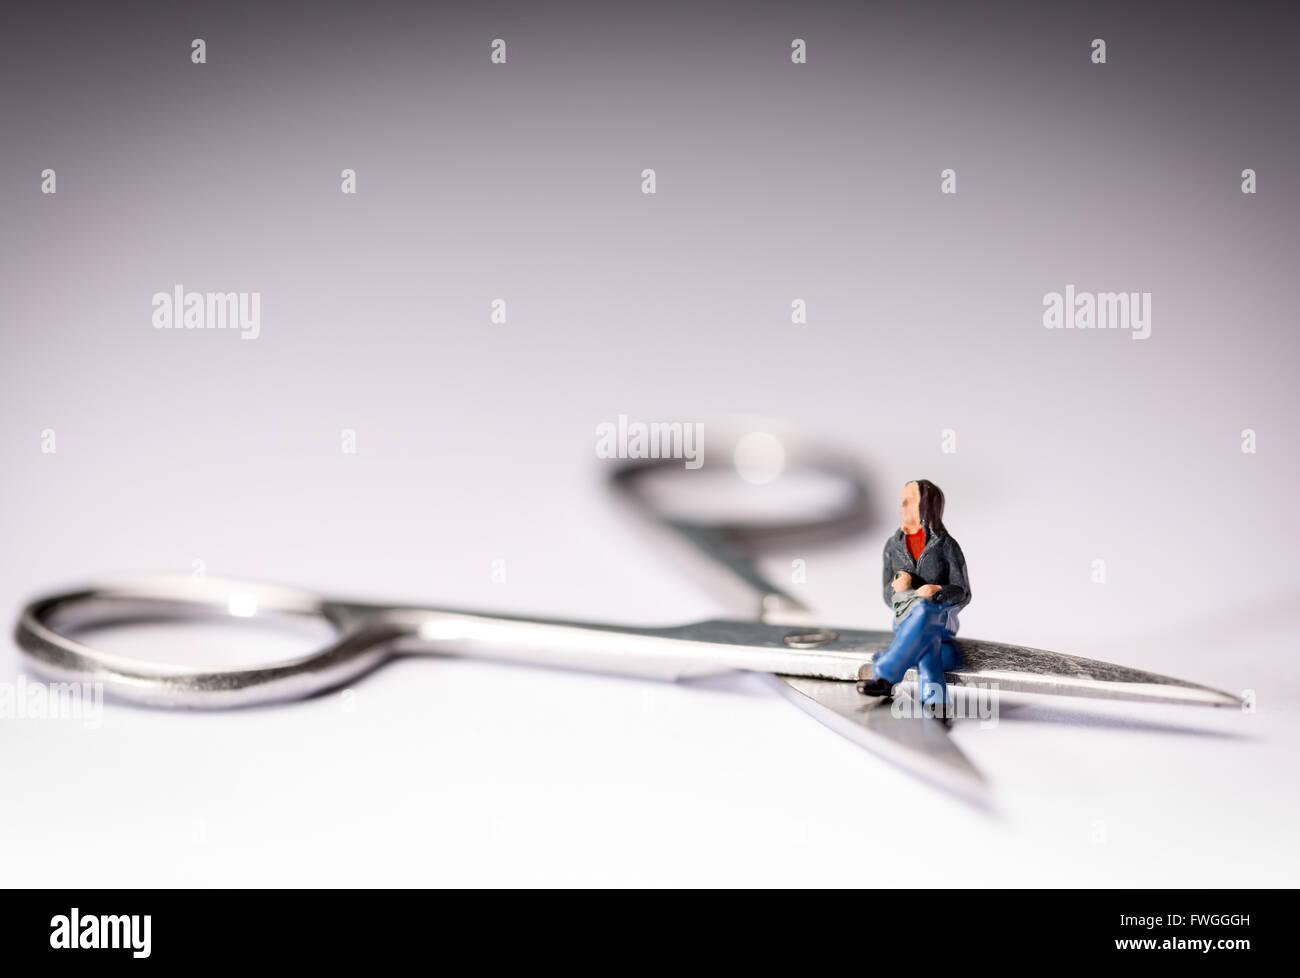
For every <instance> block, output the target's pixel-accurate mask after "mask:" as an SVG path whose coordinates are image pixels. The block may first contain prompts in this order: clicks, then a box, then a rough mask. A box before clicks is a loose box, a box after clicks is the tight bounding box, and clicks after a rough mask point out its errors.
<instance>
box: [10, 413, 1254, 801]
mask: <svg viewBox="0 0 1300 978" xmlns="http://www.w3.org/2000/svg"><path fill="white" fill-rule="evenodd" d="M715 435H716V433H715V432H714V431H712V430H711V431H710V442H711V444H716V443H717V442H716V438H715ZM753 438H754V433H753V432H750V433H748V434H746V435H744V436H743V438H727V437H725V436H724V438H723V441H722V446H723V448H722V451H719V450H718V449H717V448H716V447H713V448H711V451H710V453H709V457H708V460H707V461H706V462H705V464H703V465H702V466H701V467H700V468H698V469H695V470H694V471H692V470H688V469H686V468H684V467H683V465H682V462H681V461H680V460H673V459H633V460H621V461H607V462H605V463H603V464H606V465H610V466H611V470H610V476H609V481H610V485H611V486H612V488H613V489H614V490H615V492H616V493H617V495H618V496H619V498H621V499H622V500H624V501H625V502H626V503H627V504H629V505H630V506H631V508H632V509H633V510H635V511H637V512H639V513H640V514H641V515H642V516H644V517H647V518H648V520H649V522H650V523H652V524H654V525H657V526H658V527H659V528H660V529H661V530H663V531H666V533H665V535H666V536H667V537H668V538H670V539H675V540H676V541H678V542H679V543H681V544H685V546H686V550H687V551H688V552H693V553H694V555H695V556H696V557H697V558H703V560H702V561H700V560H697V561H696V563H697V565H702V566H706V567H711V568H712V569H713V570H715V571H717V572H720V576H717V575H715V578H714V580H715V583H716V582H717V581H719V580H720V581H722V582H726V583H729V584H730V585H731V594H732V597H733V598H734V597H736V596H737V594H738V595H739V597H740V599H741V600H742V601H743V602H744V606H745V610H744V612H743V613H742V615H739V616H737V617H733V618H718V619H711V620H708V621H701V622H696V623H693V624H687V625H677V626H670V627H661V628H638V627H627V626H623V625H613V624H604V623H598V622H588V621H569V620H559V619H542V618H525V617H517V616H509V615H497V614H484V613H481V612H477V611H454V610H445V609H434V608H423V607H413V606H408V605H389V604H374V603H361V602H356V601H348V600H336V599H332V598H326V597H322V596H320V595H318V594H315V593H313V592H311V591H308V590H301V589H297V588H290V587H282V586H278V585H272V584H263V583H256V582H250V581H242V580H233V579H222V578H216V577H211V578H202V579H195V578H193V577H191V576H190V575H186V574H171V575H150V576H138V577H129V578H121V579H118V580H114V581H109V582H105V583H101V584H94V585H89V586H84V587H80V588H76V589H72V590H68V591H64V592H61V593H57V594H51V595H48V596H45V597H41V598H37V599H36V600H34V601H32V602H31V603H30V604H28V605H27V606H26V607H25V608H24V609H23V610H22V612H21V614H20V616H19V619H18V623H17V626H16V631H15V638H16V640H17V642H18V645H19V647H20V648H21V649H22V651H23V653H24V654H25V655H26V657H27V660H28V662H29V663H30V664H31V666H32V667H33V668H34V669H35V670H36V671H38V672H40V673H42V674H45V675H47V676H49V677H52V678H54V679H57V680H61V681H75V682H82V683H101V684H103V689H104V691H105V693H107V694H108V695H110V696H113V697H115V698H117V699H120V700H126V701H130V702H134V703H139V704H145V705H148V706H154V707H182V708H198V709H206V708H217V709H220V708H226V707H244V706H252V705H255V704H265V703H273V702H278V701H284V700H294V699H300V698H303V697H307V696H310V695H312V694H316V693H321V692H324V691H327V690H331V689H337V688H340V687H342V686H344V685H346V684H348V683H350V682H351V681H352V680H354V679H356V678H358V677H360V676H362V675H363V674H365V673H367V672H369V671H370V670H372V669H374V668H376V667H377V666H379V665H381V664H382V663H384V662H385V661H387V660H389V659H392V658H394V657H395V656H404V655H410V654H416V653H421V654H427V653H434V654H445V655H459V656H478V657H486V658H493V659H501V660H508V661H514V662H519V663H530V664H535V665H545V666H553V667H562V668H574V669H587V670H596V671H600V672H606V673H616V674H622V675H628V676H637V677H647V678H656V679H684V678H690V677H698V676H705V675H710V674H716V673H721V672H727V671H731V670H745V671H749V672H755V673H765V674H770V675H771V676H774V677H778V679H777V680H774V682H775V681H778V680H779V682H780V683H781V684H783V689H784V691H785V692H787V693H788V695H789V696H790V698H791V699H792V700H793V701H794V702H796V703H797V704H798V705H799V706H801V707H803V708H804V709H805V710H807V711H808V712H809V713H811V714H812V715H814V716H815V717H816V718H817V719H819V720H821V721H822V722H823V723H825V724H826V725H828V726H830V727H832V728H833V729H835V730H837V731H838V732H840V733H842V734H844V735H846V736H848V737H850V738H851V739H853V740H855V741H856V742H858V743H860V744H862V745H863V746H866V747H868V748H869V749H872V750H874V751H876V752H877V753H880V754H882V755H884V756H885V757H887V758H888V759H890V760H893V761H894V762H896V763H898V764H900V765H901V766H903V767H905V768H906V769H907V770H909V771H911V772H912V773H914V774H918V775H920V776H922V777H924V778H927V779H929V780H931V781H933V782H937V783H939V784H940V785H942V786H943V787H945V788H948V789H950V790H952V791H955V792H958V793H960V794H964V795H967V796H970V797H979V796H981V795H983V794H984V792H985V790H986V782H985V779H984V777H983V775H982V774H981V773H980V772H979V771H978V770H977V769H976V768H975V767H974V766H973V765H972V764H971V763H970V761H968V760H967V759H966V757H965V755H964V754H963V753H962V752H961V751H960V750H959V749H958V748H957V747H956V745H955V744H954V743H953V742H952V740H951V738H950V737H949V735H948V734H949V731H948V727H947V725H946V724H944V723H942V722H935V721H933V720H931V719H927V718H920V717H918V716H911V717H909V716H900V715H899V713H898V711H897V710H896V709H893V708H892V707H891V705H890V704H889V701H888V700H887V699H882V698H877V697H870V696H865V695H863V694H861V693H859V692H858V690H857V686H856V681H857V680H858V679H860V678H871V663H872V657H873V656H874V655H875V654H876V653H878V652H880V651H882V650H884V649H885V648H886V647H887V646H888V645H889V642H890V639H891V637H892V636H891V633H889V632H885V631H868V630H860V629H850V628H830V627H826V626H825V625H822V624H821V623H820V622H819V619H818V618H817V617H816V616H815V615H814V614H813V612H812V611H811V610H810V608H809V607H808V606H807V605H805V604H804V603H803V602H802V601H800V600H799V599H798V598H796V597H795V596H794V595H792V594H790V593H789V592H788V591H787V590H785V589H784V588H781V587H778V586H777V585H776V584H774V583H772V581H771V580H769V579H768V578H767V577H766V576H764V574H763V573H762V572H761V571H760V568H759V560H760V557H761V556H762V554H763V553H765V552H767V551H769V550H770V549H771V548H772V547H773V546H781V545H787V544H790V543H794V542H799V543H807V542H809V541H812V540H815V539H820V538H826V537H831V538H838V539H842V538H844V537H846V536H848V535H851V534H854V533H856V532H858V531H860V530H861V529H863V528H864V527H866V526H868V525H870V522H871V520H870V517H871V508H872V506H871V502H872V499H871V493H870V491H869V489H868V482H867V479H866V478H865V476H864V474H863V471H862V470H861V468H860V467H859V466H858V465H857V464H856V463H855V462H854V461H853V460H852V459H851V458H849V457H846V456H844V455H842V454H840V453H838V452H835V451H832V450H830V449H827V448H824V447H817V446H814V445H811V444H810V443H808V442H806V441H804V440H802V439H799V438H797V437H794V436H792V435H790V434H788V433H782V434H780V435H774V434H772V433H771V432H770V431H768V432H763V433H762V434H761V444H763V445H765V446H767V448H768V449H769V451H770V452H774V453H775V457H776V459H777V468H778V469H779V471H780V475H779V476H778V477H777V478H776V479H774V480H772V484H779V483H782V482H785V483H787V484H789V483H791V482H798V480H799V479H804V480H808V479H812V480H813V481H814V482H816V483H818V484H820V485H821V486H822V487H823V488H826V487H829V488H831V489H833V490H834V492H833V493H832V494H829V495H827V494H825V493H823V496H822V498H820V499H819V500H818V501H817V503H816V505H810V506H804V507H801V508H800V509H799V510H798V511H797V512H796V513H795V514H794V515H793V516H791V515H790V514H789V513H783V514H781V515H779V516H776V517H773V516H771V515H770V514H765V515H759V516H749V517H741V516H737V515H735V511H734V507H732V508H727V507H723V508H722V509H721V512H720V515H708V514H701V513H700V512H699V511H698V510H697V511H695V512H692V511H690V509H689V507H688V508H687V509H686V511H685V512H683V509H682V506H681V504H680V501H679V502H678V503H677V504H676V505H673V504H672V502H671V500H672V498H673V497H672V495H671V494H670V493H668V492H667V491H666V490H667V489H670V488H672V487H673V486H674V485H676V487H677V488H678V489H679V490H680V489H681V488H683V487H684V486H687V483H688V482H690V481H691V480H699V479H703V478H712V479H715V480H716V479H717V477H718V476H719V475H721V476H722V477H723V481H724V482H726V483H727V485H728V486H729V487H730V485H731V483H736V484H742V483H741V480H740V478H739V476H738V471H739V469H740V465H739V462H738V461H737V460H738V459H739V458H740V454H739V450H740V448H741V446H742V445H744V444H745V443H746V441H745V440H746V439H748V440H749V442H750V443H751V445H752V441H753ZM719 456H721V458H722V462H721V463H718V462H717V461H716V460H717V459H718V458H719ZM694 488H698V487H694ZM749 488H750V489H758V490H760V492H761V491H764V490H766V489H767V487H766V486H761V487H752V486H751V487H749ZM214 617H215V618H216V619H219V620H230V619H247V618H257V619H272V620H274V619H286V618H287V619H291V620H301V619H316V620H319V621H323V622H325V623H326V624H327V625H328V626H330V627H331V629H332V633H333V641H330V642H328V643H327V644H325V645H324V646H323V647H321V648H319V649H317V650H316V651H313V652H311V653H309V654H307V655H302V656H299V657H297V658H293V659H289V660H285V661H280V662H274V663H268V664H264V665H256V666H252V667H237V668H215V667H203V666H195V665H175V664H165V663H159V662H156V661H155V662H151V661H146V660H143V659H139V658H134V657H129V656H122V655H120V654H116V653H108V652H104V651H99V650H96V649H94V648H92V647H91V646H89V645H87V644H84V643H83V642H82V641H80V640H79V639H78V637H77V636H78V633H80V632H84V631H85V630H86V629H91V628H98V627H104V626H110V625H115V624H122V623H138V622H151V621H172V622H175V621H183V622H193V621H201V620H205V619H207V620H211V619H213V618H214ZM957 642H958V644H959V645H960V647H961V651H962V654H963V657H964V659H965V663H964V665H963V667H962V668H960V669H957V670H955V671H952V672H949V673H947V674H946V676H947V681H948V683H949V684H950V686H952V687H953V688H954V691H956V692H960V691H962V690H963V688H967V689H969V688H972V687H974V688H978V689H982V690H988V689H993V690H996V691H998V692H1017V693H1046V694H1054V695H1062V696H1084V697H1098V698H1105V699H1115V700H1137V701H1147V702H1156V703H1181V704H1200V705H1207V706H1240V705H1241V700H1240V699H1239V698H1238V697H1236V696H1233V695H1232V694H1229V693H1224V692H1220V691H1218V690H1215V689H1210V688H1208V687H1206V686H1200V685H1196V684H1194V683H1189V682H1184V681H1182V680H1178V679H1171V678H1168V677H1165V676H1158V675H1154V674H1152V673H1148V672H1143V671H1140V670H1137V669H1133V668H1129V667H1127V666H1120V665H1113V664H1110V663H1106V662H1098V661H1095V660H1092V659H1085V658H1080V657H1078V656H1072V655H1065V654H1062V653H1059V652H1049V651H1044V650H1040V649H1032V648H1025V647H1022V646H1018V645H1008V644H1005V643H1001V642H987V641H978V640H973V639H967V638H964V637H963V638H959V639H957ZM909 683H911V684H914V683H915V670H913V671H911V672H909V673H908V675H907V676H906V677H904V681H903V684H902V686H903V687H906V686H907V685H908V684H909ZM896 692H899V691H896ZM902 695H906V693H905V692H903V694H902Z"/></svg>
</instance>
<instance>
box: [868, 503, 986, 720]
mask: <svg viewBox="0 0 1300 978" xmlns="http://www.w3.org/2000/svg"><path fill="white" fill-rule="evenodd" d="M899 517H900V518H899V529H898V531H897V532H896V533H894V535H893V536H891V537H890V538H889V539H888V540H886V541H885V552H884V557H883V568H882V571H881V588H882V592H883V594H884V598H885V604H886V605H888V606H889V607H890V608H891V609H892V610H893V612H894V640H893V642H891V643H890V645H889V648H887V649H885V651H883V652H881V653H880V654H879V655H877V656H876V657H875V658H874V659H873V661H872V663H871V665H870V666H863V667H862V675H861V676H860V677H859V678H860V679H861V680H862V682H860V683H858V692H860V693H862V694H864V695H866V696H890V695H892V693H893V689H894V686H895V684H897V683H898V682H899V681H900V680H902V678H903V674H904V673H906V672H907V670H908V669H911V668H912V667H913V666H915V667H916V672H917V682H918V687H919V690H920V697H921V702H922V703H923V704H925V705H926V706H927V707H928V708H929V709H930V711H932V712H936V713H937V712H939V711H940V710H945V711H946V706H947V703H948V685H947V683H946V682H945V681H944V676H943V674H944V671H945V670H947V669H957V668H960V667H961V665H962V664H963V660H962V655H961V650H960V649H959V648H958V647H957V645H956V643H955V642H953V636H954V635H956V634H957V612H958V611H959V610H960V609H962V608H964V607H966V605H968V604H970V581H969V579H968V578H967V576H966V558H965V557H964V556H963V555H962V552H961V547H959V546H958V545H957V541H956V540H954V539H953V538H952V537H951V536H950V535H949V534H948V531H947V529H946V528H945V527H944V525H943V492H942V491H941V490H940V489H939V487H938V486H936V485H935V484H934V483H933V482H930V481H928V480H926V479H917V480H915V481H913V482H909V483H908V484H907V485H905V486H904V487H903V498H902V504H901V506H900V509H899ZM868 670H870V672H871V675H870V676H868V675H867V672H868Z"/></svg>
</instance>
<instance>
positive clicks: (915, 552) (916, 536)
mask: <svg viewBox="0 0 1300 978" xmlns="http://www.w3.org/2000/svg"><path fill="white" fill-rule="evenodd" d="M903 538H904V539H905V540H907V552H908V553H910V554H911V555H912V559H913V560H920V559H921V551H922V550H924V549H925V527H921V528H920V529H919V530H917V531H916V532H915V533H904V534H903Z"/></svg>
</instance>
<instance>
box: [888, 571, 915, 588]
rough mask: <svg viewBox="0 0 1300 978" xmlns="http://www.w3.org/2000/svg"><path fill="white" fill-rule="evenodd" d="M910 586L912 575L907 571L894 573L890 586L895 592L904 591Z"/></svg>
mask: <svg viewBox="0 0 1300 978" xmlns="http://www.w3.org/2000/svg"><path fill="white" fill-rule="evenodd" d="M911 586H912V575H911V574H909V573H908V572H907V571H899V572H898V573H897V574H895V575H894V579H893V581H891V582H890V587H892V588H893V589H894V592H895V593H897V592H899V591H906V590H907V589H908V588H910V587H911Z"/></svg>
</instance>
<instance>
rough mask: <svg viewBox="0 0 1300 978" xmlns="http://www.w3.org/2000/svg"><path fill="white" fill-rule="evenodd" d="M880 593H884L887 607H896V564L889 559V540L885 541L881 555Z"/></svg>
mask: <svg viewBox="0 0 1300 978" xmlns="http://www.w3.org/2000/svg"><path fill="white" fill-rule="evenodd" d="M880 593H881V594H883V595H884V598H885V607H886V608H889V609H891V610H892V609H893V607H894V565H893V563H892V562H891V561H890V559H889V541H888V540H886V541H885V550H884V553H882V554H881V555H880Z"/></svg>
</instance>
